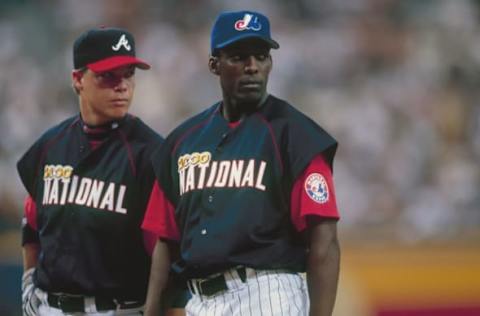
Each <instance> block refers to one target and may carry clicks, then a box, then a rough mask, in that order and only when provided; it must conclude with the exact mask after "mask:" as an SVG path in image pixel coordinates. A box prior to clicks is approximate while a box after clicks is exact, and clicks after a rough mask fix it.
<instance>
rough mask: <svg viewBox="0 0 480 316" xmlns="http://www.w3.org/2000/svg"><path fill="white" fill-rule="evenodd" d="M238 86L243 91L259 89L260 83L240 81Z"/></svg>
mask: <svg viewBox="0 0 480 316" xmlns="http://www.w3.org/2000/svg"><path fill="white" fill-rule="evenodd" d="M239 85H240V88H243V89H260V88H261V86H262V82H260V81H253V80H246V81H240V82H239Z"/></svg>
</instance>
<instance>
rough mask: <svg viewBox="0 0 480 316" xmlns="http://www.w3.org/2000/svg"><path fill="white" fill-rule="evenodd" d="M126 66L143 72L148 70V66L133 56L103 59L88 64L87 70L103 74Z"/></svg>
mask: <svg viewBox="0 0 480 316" xmlns="http://www.w3.org/2000/svg"><path fill="white" fill-rule="evenodd" d="M126 65H135V66H136V67H138V68H140V69H143V70H147V69H150V65H149V64H147V63H146V62H144V61H143V60H141V59H138V58H136V57H133V56H113V57H109V58H105V59H102V60H99V61H96V62H94V63H91V64H88V65H87V68H88V69H90V70H91V71H93V72H104V71H109V70H112V69H115V68H118V67H122V66H126Z"/></svg>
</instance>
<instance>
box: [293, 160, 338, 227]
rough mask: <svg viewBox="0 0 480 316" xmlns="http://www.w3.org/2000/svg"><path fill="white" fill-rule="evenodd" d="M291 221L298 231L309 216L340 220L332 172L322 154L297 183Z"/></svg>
mask: <svg viewBox="0 0 480 316" xmlns="http://www.w3.org/2000/svg"><path fill="white" fill-rule="evenodd" d="M290 210H291V214H290V215H291V219H292V222H293V224H294V226H295V228H296V229H297V230H298V231H302V230H304V229H305V228H306V227H307V222H306V217H307V216H311V215H313V216H320V217H325V218H333V219H339V218H340V216H339V212H338V208H337V202H336V198H335V189H334V185H333V177H332V170H331V168H330V166H329V164H328V163H327V162H326V161H325V159H324V158H323V156H322V155H321V154H319V155H317V156H315V157H314V158H313V159H312V161H311V162H310V164H309V165H308V166H307V168H306V169H305V170H304V171H303V173H302V174H300V176H299V177H298V178H297V180H296V181H295V183H294V185H293V188H292V192H291V202H290Z"/></svg>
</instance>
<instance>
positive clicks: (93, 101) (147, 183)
mask: <svg viewBox="0 0 480 316" xmlns="http://www.w3.org/2000/svg"><path fill="white" fill-rule="evenodd" d="M73 61H74V70H73V72H72V82H73V88H74V90H75V91H76V93H77V94H78V99H79V105H80V113H79V114H78V115H75V116H73V117H71V118H68V119H66V120H65V121H63V122H61V123H60V124H58V125H56V126H54V127H52V128H51V129H49V130H48V131H47V132H46V133H44V134H43V135H42V136H41V137H40V138H39V139H38V140H37V141H36V142H35V143H34V144H33V146H32V147H31V148H30V149H28V151H27V152H26V153H25V155H24V156H23V157H22V158H21V159H20V161H19V162H18V172H19V174H20V178H21V180H22V182H23V184H24V185H25V188H26V189H27V191H28V194H29V196H28V198H27V200H26V203H25V217H24V223H23V240H22V245H23V254H24V268H25V272H24V275H23V280H22V302H23V312H24V315H48V316H56V315H104V316H105V315H141V313H142V310H143V305H144V301H145V294H146V291H147V282H148V275H149V268H150V255H149V254H148V253H147V249H146V247H147V246H148V244H150V248H151V249H153V245H154V242H155V238H154V237H152V236H149V235H146V234H144V232H143V231H142V229H141V227H140V226H141V223H142V220H143V217H144V213H145V209H146V206H147V202H148V197H149V194H150V191H151V188H152V185H153V181H154V176H153V175H152V172H153V171H152V169H151V164H150V158H151V153H152V152H153V149H154V148H156V147H157V146H158V145H160V144H161V143H162V142H163V139H162V138H161V137H160V136H159V135H158V134H157V133H155V132H154V131H153V130H152V129H150V128H149V127H148V126H147V125H145V124H144V123H143V122H142V121H141V120H140V119H139V118H137V117H134V116H132V115H130V114H128V109H129V107H130V103H131V101H132V97H133V92H134V88H135V70H136V68H139V69H148V68H150V66H149V65H148V64H146V63H145V62H144V61H142V60H140V59H138V58H136V55H135V42H134V38H133V36H132V35H131V34H130V33H129V32H127V31H126V30H123V29H119V28H100V29H92V30H89V31H87V32H85V33H83V34H82V35H80V37H79V38H78V39H77V40H76V41H75V43H74V47H73ZM147 248H148V247H147Z"/></svg>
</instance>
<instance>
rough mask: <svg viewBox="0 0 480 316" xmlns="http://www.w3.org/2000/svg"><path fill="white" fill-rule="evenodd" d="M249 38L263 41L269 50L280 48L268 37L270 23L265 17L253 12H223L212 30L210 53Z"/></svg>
mask: <svg viewBox="0 0 480 316" xmlns="http://www.w3.org/2000/svg"><path fill="white" fill-rule="evenodd" d="M251 37H257V38H259V39H261V40H264V41H265V42H267V43H268V44H269V45H270V47H271V48H279V47H280V45H278V43H277V42H276V41H274V40H273V39H272V37H271V35H270V22H269V21H268V18H267V17H266V16H265V15H263V14H261V13H258V12H254V11H236V12H223V13H221V14H220V15H219V16H218V17H217V20H216V21H215V23H214V25H213V28H212V34H211V38H210V49H211V50H210V52H211V53H212V54H214V52H215V51H216V50H218V49H221V48H224V47H226V46H228V45H230V44H232V43H234V42H236V41H239V40H242V39H245V38H251Z"/></svg>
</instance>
